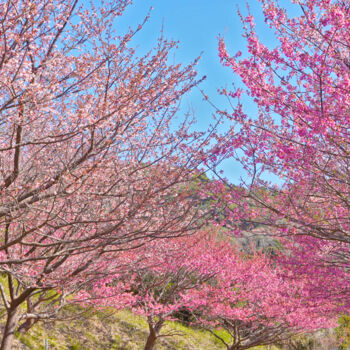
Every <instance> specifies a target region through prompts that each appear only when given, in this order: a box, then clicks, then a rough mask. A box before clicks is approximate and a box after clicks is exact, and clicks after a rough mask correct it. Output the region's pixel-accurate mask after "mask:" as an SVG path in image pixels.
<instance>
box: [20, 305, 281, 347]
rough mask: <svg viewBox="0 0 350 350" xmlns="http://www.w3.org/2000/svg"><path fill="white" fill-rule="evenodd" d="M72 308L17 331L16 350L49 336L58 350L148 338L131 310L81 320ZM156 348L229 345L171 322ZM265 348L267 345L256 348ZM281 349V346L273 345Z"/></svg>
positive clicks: (127, 343)
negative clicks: (74, 316) (58, 318)
mask: <svg viewBox="0 0 350 350" xmlns="http://www.w3.org/2000/svg"><path fill="white" fill-rule="evenodd" d="M70 311H71V310H69V308H67V310H66V314H65V315H62V319H64V318H65V317H66V320H65V321H63V320H62V321H55V322H52V323H48V324H46V325H45V326H44V325H43V324H37V325H35V326H34V327H33V328H32V329H31V330H30V331H29V332H28V333H27V334H17V335H16V337H17V339H16V342H15V345H14V347H13V349H14V350H24V349H31V350H39V349H40V350H42V349H44V344H45V339H47V340H48V345H49V349H57V350H66V349H67V350H83V349H84V350H90V349H91V350H102V349H113V350H139V349H143V346H144V344H145V341H146V338H147V331H148V328H147V323H146V321H145V320H144V319H143V318H142V317H140V316H136V315H133V314H132V313H130V312H128V311H121V312H118V313H115V312H113V311H111V310H98V311H96V310H94V311H91V310H90V311H86V312H84V310H81V311H83V312H82V313H81V315H80V316H79V318H77V319H71V320H68V321H67V319H69V318H70V315H71V314H72V313H71V312H70ZM161 334H162V335H164V337H161V338H160V339H159V340H158V343H157V345H156V347H155V349H156V350H172V349H174V350H175V349H176V350H190V349H193V350H201V349H203V350H216V349H217V350H220V349H225V347H224V346H223V345H222V344H221V343H220V341H219V340H217V339H216V338H215V337H214V336H213V335H211V334H210V333H208V332H206V331H202V330H197V329H193V328H190V327H186V326H184V325H182V324H180V323H177V322H168V323H167V324H166V326H164V329H163V330H162V333H161ZM255 349H256V350H257V349H265V347H259V348H255ZM271 350H277V348H274V347H273V348H271Z"/></svg>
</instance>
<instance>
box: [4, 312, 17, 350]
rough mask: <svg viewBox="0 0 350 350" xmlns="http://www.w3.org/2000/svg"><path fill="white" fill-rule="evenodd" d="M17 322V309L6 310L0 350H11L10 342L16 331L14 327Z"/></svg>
mask: <svg viewBox="0 0 350 350" xmlns="http://www.w3.org/2000/svg"><path fill="white" fill-rule="evenodd" d="M17 322H18V307H17V306H16V307H11V308H10V309H8V310H7V319H6V325H5V329H4V333H3V335H2V341H1V346H0V350H11V348H12V342H13V338H14V335H15V331H16V326H17Z"/></svg>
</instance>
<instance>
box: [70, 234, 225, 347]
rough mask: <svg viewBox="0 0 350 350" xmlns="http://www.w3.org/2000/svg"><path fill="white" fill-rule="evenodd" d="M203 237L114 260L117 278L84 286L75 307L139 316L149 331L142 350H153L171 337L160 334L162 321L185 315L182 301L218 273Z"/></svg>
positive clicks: (171, 241) (149, 247) (150, 247)
mask: <svg viewBox="0 0 350 350" xmlns="http://www.w3.org/2000/svg"><path fill="white" fill-rule="evenodd" d="M206 234H207V233H206V232H201V233H200V234H196V235H195V236H191V237H183V238H176V239H169V240H158V241H155V242H154V243H153V244H147V245H145V246H144V247H142V248H140V249H137V250H132V251H127V252H125V253H124V255H123V256H120V255H119V256H117V257H116V259H115V260H114V263H115V264H117V266H119V271H118V273H117V274H114V275H113V274H109V275H107V276H106V277H105V278H102V279H100V280H98V281H96V282H95V283H94V284H93V286H92V287H91V286H90V287H89V286H88V288H87V289H85V290H83V291H81V292H80V293H78V294H77V295H76V296H75V298H74V301H75V302H76V301H77V302H80V303H83V304H87V305H89V304H92V305H103V306H109V307H113V308H115V309H116V310H120V309H125V308H128V309H129V310H131V311H132V312H134V313H136V314H139V315H142V316H144V317H145V318H146V319H147V322H148V325H149V334H148V338H147V341H146V343H145V347H144V349H145V350H151V349H153V348H154V346H155V344H156V341H157V339H159V338H161V337H167V336H172V335H173V332H168V333H167V332H161V330H162V328H163V326H164V323H165V321H168V320H174V319H176V315H177V314H178V313H181V312H182V311H183V310H184V309H186V310H187V307H186V308H185V306H186V305H187V304H186V303H185V295H186V294H188V293H190V292H191V290H192V289H200V288H201V286H202V285H203V284H204V283H206V282H209V281H211V280H213V277H214V276H215V274H216V273H217V272H218V270H219V269H220V266H219V265H218V264H216V261H215V259H214V257H213V256H211V255H210V254H208V252H209V251H208V248H209V247H208V243H209V241H208V240H207V239H205V236H206ZM111 263H113V262H111ZM121 265H122V266H123V268H120V266H121Z"/></svg>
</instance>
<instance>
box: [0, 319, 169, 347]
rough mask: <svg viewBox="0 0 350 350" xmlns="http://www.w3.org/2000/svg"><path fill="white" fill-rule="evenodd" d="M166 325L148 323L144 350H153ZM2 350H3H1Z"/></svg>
mask: <svg viewBox="0 0 350 350" xmlns="http://www.w3.org/2000/svg"><path fill="white" fill-rule="evenodd" d="M163 323H164V320H163V319H160V320H159V321H158V322H157V323H156V325H155V326H153V322H152V321H151V320H149V321H148V326H149V335H148V338H147V342H146V345H145V349H144V350H153V348H154V345H155V343H156V340H157V338H158V334H159V331H160V329H161V328H162V326H163ZM0 350H1V349H0Z"/></svg>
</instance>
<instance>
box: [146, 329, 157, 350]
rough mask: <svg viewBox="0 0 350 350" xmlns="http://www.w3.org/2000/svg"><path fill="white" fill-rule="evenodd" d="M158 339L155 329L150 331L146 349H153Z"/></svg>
mask: <svg viewBox="0 0 350 350" xmlns="http://www.w3.org/2000/svg"><path fill="white" fill-rule="evenodd" d="M156 340H157V335H156V333H155V332H154V331H150V333H149V335H148V338H147V342H146V345H145V350H153V348H154V345H155V343H156Z"/></svg>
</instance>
